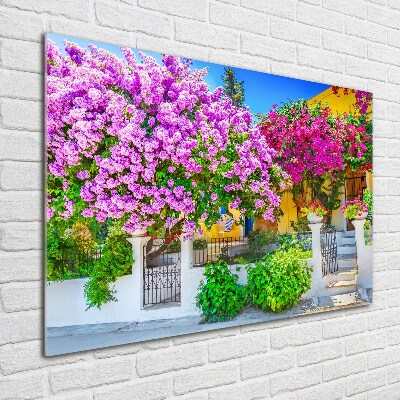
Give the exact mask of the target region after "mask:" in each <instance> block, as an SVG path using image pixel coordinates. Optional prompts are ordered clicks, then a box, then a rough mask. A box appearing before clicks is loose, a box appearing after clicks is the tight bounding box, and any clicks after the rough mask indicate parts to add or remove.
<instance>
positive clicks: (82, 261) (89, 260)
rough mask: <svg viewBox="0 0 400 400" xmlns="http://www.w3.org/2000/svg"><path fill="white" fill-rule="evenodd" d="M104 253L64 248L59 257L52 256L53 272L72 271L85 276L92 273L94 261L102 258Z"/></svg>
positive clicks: (99, 250)
mask: <svg viewBox="0 0 400 400" xmlns="http://www.w3.org/2000/svg"><path fill="white" fill-rule="evenodd" d="M101 256H102V253H101V249H100V248H99V249H98V250H97V251H95V252H94V251H83V250H76V249H64V250H62V251H61V252H60V255H59V257H58V258H57V259H54V258H52V259H51V264H52V266H53V270H54V271H53V272H56V273H58V274H61V275H63V274H66V273H72V274H74V275H76V277H79V278H85V277H87V276H88V275H89V274H90V271H91V270H92V269H93V267H94V263H95V262H96V261H98V260H100V259H101Z"/></svg>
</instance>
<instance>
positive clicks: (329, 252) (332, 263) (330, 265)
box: [321, 224, 339, 276]
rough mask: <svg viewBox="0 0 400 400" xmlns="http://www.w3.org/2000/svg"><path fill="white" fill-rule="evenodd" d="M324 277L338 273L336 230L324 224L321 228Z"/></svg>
mask: <svg viewBox="0 0 400 400" xmlns="http://www.w3.org/2000/svg"><path fill="white" fill-rule="evenodd" d="M321 254H322V275H323V276H326V275H330V274H333V273H334V272H336V271H338V269H339V266H338V261H337V240H336V228H335V227H334V226H332V225H327V224H324V225H322V227H321Z"/></svg>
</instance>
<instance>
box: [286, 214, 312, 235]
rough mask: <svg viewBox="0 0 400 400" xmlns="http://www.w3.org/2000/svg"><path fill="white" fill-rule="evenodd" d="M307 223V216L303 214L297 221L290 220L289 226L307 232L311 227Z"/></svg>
mask: <svg viewBox="0 0 400 400" xmlns="http://www.w3.org/2000/svg"><path fill="white" fill-rule="evenodd" d="M308 223H309V221H308V219H307V217H306V216H305V215H303V216H301V217H299V218H298V219H297V221H290V226H291V227H292V229H293V230H294V231H295V232H309V231H310V230H311V229H310V226H309V225H308Z"/></svg>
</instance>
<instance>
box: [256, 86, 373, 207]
mask: <svg viewBox="0 0 400 400" xmlns="http://www.w3.org/2000/svg"><path fill="white" fill-rule="evenodd" d="M362 93H366V92H362ZM362 93H361V94H359V95H358V96H356V99H357V103H356V105H355V106H354V107H355V110H354V112H353V113H348V114H343V115H334V114H333V112H332V110H331V109H330V108H329V105H328V104H323V103H321V102H318V103H316V104H313V105H309V104H308V103H307V102H306V101H304V100H298V101H291V102H288V103H285V104H283V105H282V106H280V107H278V106H276V105H274V107H273V109H272V110H271V111H270V112H269V113H268V114H266V115H265V116H263V118H262V120H261V122H260V127H261V131H262V133H263V134H264V136H265V138H266V139H267V142H268V145H269V146H270V147H272V148H273V149H274V150H276V156H275V158H274V161H276V162H277V163H278V164H279V165H280V166H281V167H282V168H283V169H284V170H285V171H286V172H287V173H288V174H289V175H290V177H291V179H292V181H293V186H292V187H291V191H292V192H293V197H294V200H295V202H296V204H297V205H298V207H299V208H301V207H302V206H303V204H302V203H304V202H305V201H306V200H308V201H311V200H320V201H321V202H322V203H323V204H324V206H325V207H327V208H328V209H329V210H334V209H337V208H338V207H339V205H340V200H339V194H340V190H341V187H342V186H343V183H344V178H345V174H346V171H348V170H353V171H357V170H363V169H364V170H369V169H371V168H372V143H371V134H372V125H371V121H370V120H369V119H368V112H367V109H368V104H370V101H371V98H370V97H368V96H365V95H363V94H362ZM368 95H370V94H368Z"/></svg>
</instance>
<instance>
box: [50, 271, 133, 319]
mask: <svg viewBox="0 0 400 400" xmlns="http://www.w3.org/2000/svg"><path fill="white" fill-rule="evenodd" d="M86 282H87V279H86V278H84V279H71V280H67V281H63V282H48V283H47V285H46V289H45V290H46V299H47V300H46V324H47V326H49V327H54V326H70V325H85V324H99V323H111V322H126V321H135V320H136V318H134V315H133V306H132V305H133V303H134V299H133V297H134V296H137V295H138V294H137V293H135V292H134V291H133V290H132V288H133V283H132V275H126V276H123V277H121V278H117V281H116V282H115V284H114V287H115V289H116V291H117V292H116V294H115V297H116V298H117V299H118V302H114V301H111V302H108V303H107V304H104V305H103V306H102V308H101V310H99V309H97V308H91V309H89V310H86V309H87V305H86V300H85V297H84V295H83V290H84V285H85V283H86Z"/></svg>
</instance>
